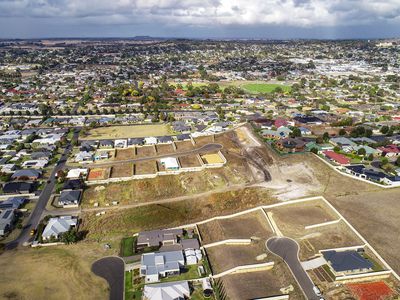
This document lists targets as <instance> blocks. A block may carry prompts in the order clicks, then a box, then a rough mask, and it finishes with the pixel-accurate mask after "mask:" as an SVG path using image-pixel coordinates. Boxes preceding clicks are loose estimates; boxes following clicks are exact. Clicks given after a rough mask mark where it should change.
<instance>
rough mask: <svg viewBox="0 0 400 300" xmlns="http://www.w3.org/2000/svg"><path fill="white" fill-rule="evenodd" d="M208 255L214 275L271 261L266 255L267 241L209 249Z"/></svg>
mask: <svg viewBox="0 0 400 300" xmlns="http://www.w3.org/2000/svg"><path fill="white" fill-rule="evenodd" d="M206 251H207V255H208V258H209V260H210V263H211V268H212V270H213V273H214V274H219V273H221V272H224V271H226V270H229V269H232V268H234V267H237V266H242V265H250V264H256V263H263V262H267V261H270V260H271V259H268V258H269V257H268V256H267V255H265V254H266V253H267V249H266V247H265V240H258V241H253V242H252V243H251V244H249V245H220V246H215V247H211V248H207V249H206Z"/></svg>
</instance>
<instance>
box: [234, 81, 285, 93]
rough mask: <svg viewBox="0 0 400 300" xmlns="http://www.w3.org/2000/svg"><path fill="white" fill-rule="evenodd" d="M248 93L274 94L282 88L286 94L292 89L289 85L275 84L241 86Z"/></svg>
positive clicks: (247, 84) (246, 84)
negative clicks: (277, 89) (278, 88)
mask: <svg viewBox="0 0 400 300" xmlns="http://www.w3.org/2000/svg"><path fill="white" fill-rule="evenodd" d="M240 87H241V88H242V89H244V90H246V91H247V92H250V93H254V94H258V93H272V92H273V91H274V90H275V89H276V88H277V87H280V88H282V90H283V91H284V92H290V90H291V87H290V86H288V85H282V84H275V83H245V84H243V85H241V86H240Z"/></svg>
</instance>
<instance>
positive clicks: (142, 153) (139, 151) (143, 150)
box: [136, 146, 157, 157]
mask: <svg viewBox="0 0 400 300" xmlns="http://www.w3.org/2000/svg"><path fill="white" fill-rule="evenodd" d="M156 154H157V153H156V148H155V147H154V146H143V147H137V148H136V156H137V157H148V156H155V155H156Z"/></svg>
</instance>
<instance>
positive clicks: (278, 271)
mask: <svg viewBox="0 0 400 300" xmlns="http://www.w3.org/2000/svg"><path fill="white" fill-rule="evenodd" d="M221 282H222V286H223V290H225V294H226V296H227V298H228V299H233V300H236V299H237V300H242V299H261V298H265V297H270V296H276V295H281V294H283V293H282V292H281V289H282V288H287V287H289V286H290V285H292V286H293V288H294V289H293V291H291V292H289V296H290V299H296V300H297V299H304V296H303V294H302V292H301V290H300V289H299V287H298V285H297V284H296V281H295V280H294V278H293V277H292V275H291V273H290V270H289V269H288V267H287V266H286V264H285V263H284V262H275V265H274V267H273V269H271V270H267V271H258V272H250V273H239V274H230V275H227V276H224V277H222V278H221Z"/></svg>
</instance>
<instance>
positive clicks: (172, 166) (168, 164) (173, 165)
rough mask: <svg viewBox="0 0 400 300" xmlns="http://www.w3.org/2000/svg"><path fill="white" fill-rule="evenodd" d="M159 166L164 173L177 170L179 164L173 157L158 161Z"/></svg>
mask: <svg viewBox="0 0 400 300" xmlns="http://www.w3.org/2000/svg"><path fill="white" fill-rule="evenodd" d="M160 163H161V165H162V166H163V167H164V168H165V170H166V171H175V170H179V163H178V160H177V159H176V158H175V157H165V158H161V159H160Z"/></svg>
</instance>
